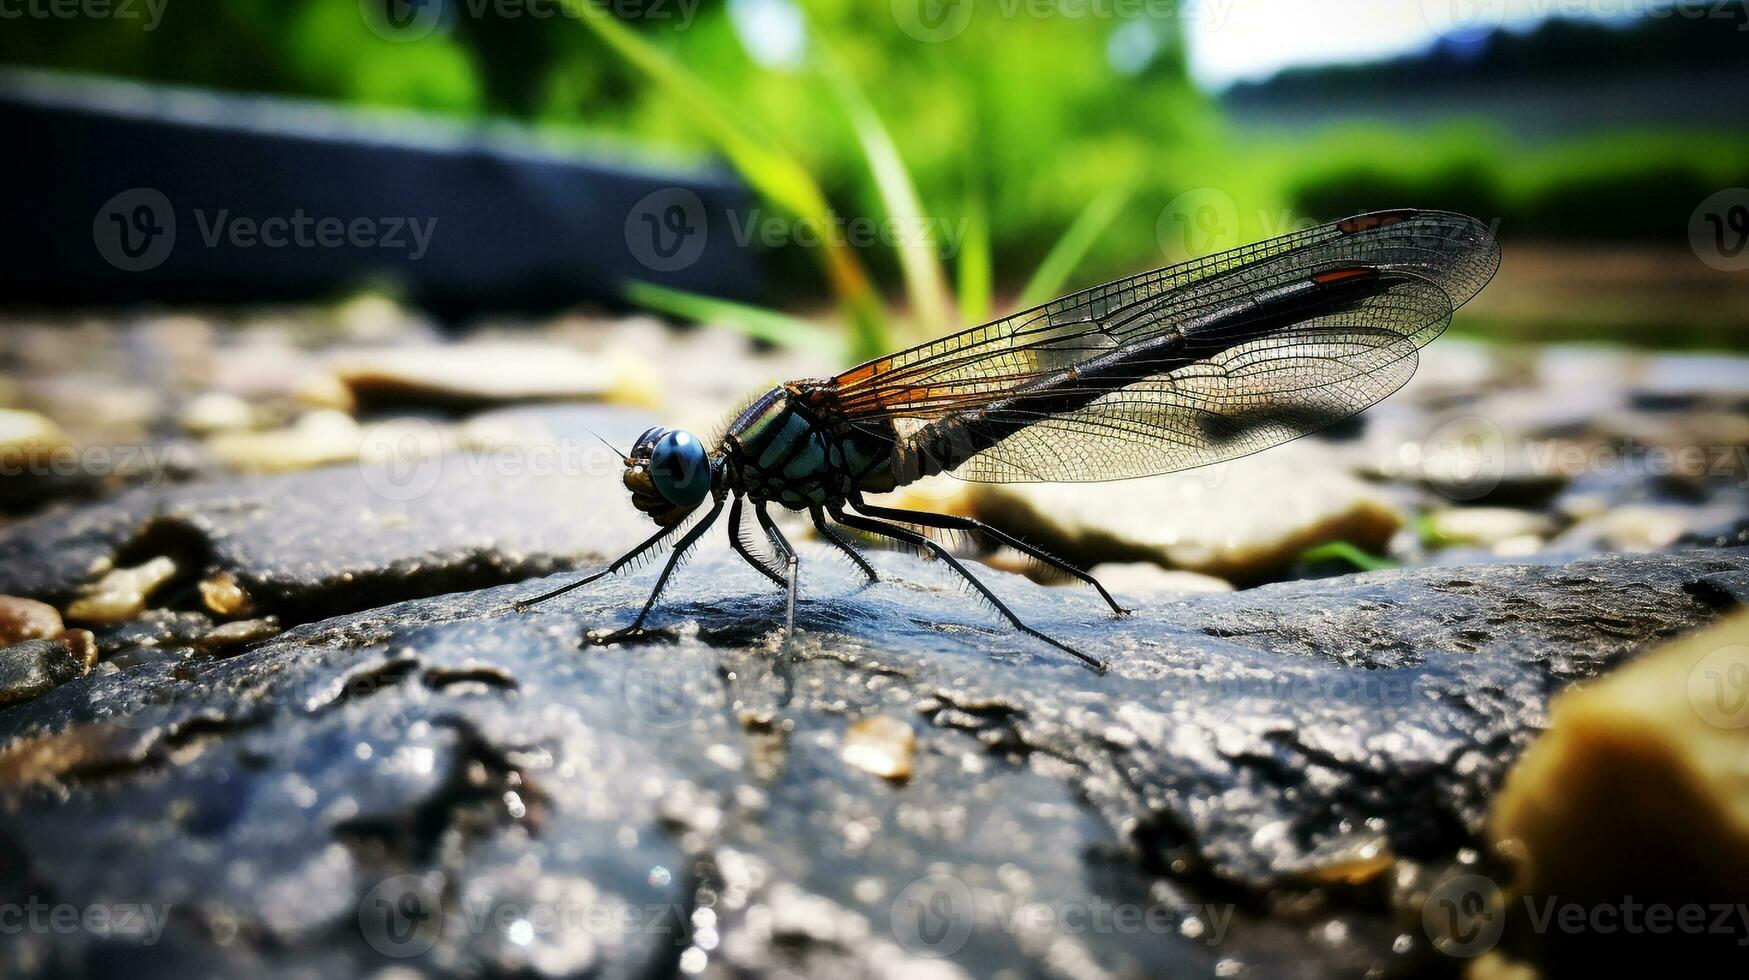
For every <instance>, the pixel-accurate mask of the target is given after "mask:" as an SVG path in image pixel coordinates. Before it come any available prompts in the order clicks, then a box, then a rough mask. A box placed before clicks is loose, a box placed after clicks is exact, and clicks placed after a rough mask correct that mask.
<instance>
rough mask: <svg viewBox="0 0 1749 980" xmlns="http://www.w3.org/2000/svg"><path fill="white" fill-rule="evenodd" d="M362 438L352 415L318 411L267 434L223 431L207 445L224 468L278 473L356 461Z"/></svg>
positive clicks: (331, 410) (328, 410) (330, 410)
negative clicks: (223, 464)
mask: <svg viewBox="0 0 1749 980" xmlns="http://www.w3.org/2000/svg"><path fill="white" fill-rule="evenodd" d="M361 438H362V435H361V433H360V431H359V428H358V423H357V422H354V421H353V420H352V416H350V415H347V414H345V413H344V412H337V411H334V410H333V409H318V410H316V411H313V412H310V413H308V414H306V415H305V416H303V417H302V418H300V419H298V420H297V421H296V422H295V423H293V424H292V425H291V426H289V427H287V428H284V429H276V430H273V431H271V432H224V433H220V434H218V435H216V436H214V437H213V438H212V440H211V441H210V442H209V443H208V444H207V445H208V448H210V449H211V450H212V452H213V455H215V456H217V457H218V458H219V460H220V461H221V462H223V463H225V464H226V465H228V466H233V467H235V468H237V469H239V470H244V471H247V472H252V473H282V472H287V471H291V470H302V469H309V468H310V467H313V466H323V465H326V464H329V463H344V462H349V461H351V460H354V459H357V458H358V449H359V441H360V439H361Z"/></svg>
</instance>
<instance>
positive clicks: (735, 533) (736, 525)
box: [729, 495, 785, 589]
mask: <svg viewBox="0 0 1749 980" xmlns="http://www.w3.org/2000/svg"><path fill="white" fill-rule="evenodd" d="M742 500H743V498H742V497H741V496H739V495H737V496H736V497H735V502H734V503H733V504H731V505H729V547H731V548H733V549H735V554H737V555H740V556H741V557H742V558H744V559H746V561H747V564H749V565H752V566H753V567H754V568H757V569H759V574H761V575H764V576H765V577H766V578H768V579H771V580H772V581H773V582H776V583H777V587H778V588H780V589H781V588H783V587H784V585H785V582H784V578H783V576H782V575H781V574H779V573H778V572H776V571H774V570H772V568H771V566H769V565H767V564H765V562H764V560H762V559H761V558H760V557H759V556H758V555H755V554H754V553H753V549H752V548H749V547H748V546H747V539H746V538H744V537H742V536H741V535H742V532H743V531H744V530H745V525H743V524H742V523H741V501H742Z"/></svg>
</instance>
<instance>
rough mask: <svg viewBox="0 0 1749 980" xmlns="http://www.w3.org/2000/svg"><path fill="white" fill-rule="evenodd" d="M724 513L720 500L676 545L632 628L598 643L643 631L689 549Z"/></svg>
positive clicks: (616, 631) (615, 631)
mask: <svg viewBox="0 0 1749 980" xmlns="http://www.w3.org/2000/svg"><path fill="white" fill-rule="evenodd" d="M722 512H723V502H722V501H721V500H718V501H717V502H716V503H715V504H713V505H712V506H711V509H710V513H708V514H705V515H704V519H703V520H701V521H699V522H698V524H697V525H696V526H694V527H693V529H692V530H690V531H688V532H686V537H683V538H681V539H680V540H679V541H678V542H677V543H676V544H675V545H674V553H673V554H671V555H669V556H668V564H666V565H663V566H662V574H661V576H659V577H658V578H657V579H656V587H655V588H654V589H651V590H650V598H648V599H646V600H645V601H644V608H643V609H642V610H640V611H639V612H638V618H636V619H634V620H632V624H631V625H630V626H627V627H625V628H624V629H618V630H614V631H613V632H612V633H609V634H608V635H606V636H604V637H602V638H601V639H600V640H598V641H596V642H598V643H615V642H617V641H619V640H622V639H624V638H626V637H627V636H630V635H632V634H633V633H636V632H638V631H639V630H641V629H643V627H644V618H645V617H646V616H648V615H650V610H651V609H654V608H656V600H657V598H659V597H660V596H661V595H662V589H663V587H664V586H666V585H667V584H668V576H670V575H672V574H674V567H675V566H676V565H678V564H680V559H681V558H684V557H685V556H686V552H687V550H688V549H689V548H691V547H692V546H693V545H695V544H697V543H698V539H699V538H701V537H703V536H704V532H705V531H707V530H709V529H710V526H711V525H712V524H715V523H716V520H717V515H718V514H721V513H722Z"/></svg>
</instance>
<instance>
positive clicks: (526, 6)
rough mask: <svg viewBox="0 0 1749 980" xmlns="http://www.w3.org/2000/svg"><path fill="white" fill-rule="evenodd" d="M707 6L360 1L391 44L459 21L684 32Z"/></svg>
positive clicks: (686, 2)
mask: <svg viewBox="0 0 1749 980" xmlns="http://www.w3.org/2000/svg"><path fill="white" fill-rule="evenodd" d="M700 2H701V0H575V2H569V3H568V2H565V0H358V9H359V13H360V14H362V15H363V17H364V23H365V26H367V27H369V28H370V30H371V33H373V34H375V35H377V36H378V37H380V38H382V39H383V40H385V41H395V42H398V43H404V42H408V41H417V40H419V39H420V38H423V37H427V36H429V35H431V34H433V33H435V32H438V31H448V30H449V29H450V28H452V27H453V26H454V25H455V22H456V19H457V18H460V17H467V18H469V19H471V20H483V19H485V18H487V17H493V18H496V19H498V20H519V19H522V18H528V19H529V20H550V19H553V18H557V17H568V18H572V19H578V18H583V17H611V18H613V19H614V20H621V21H650V22H658V23H661V24H665V25H672V27H673V29H674V30H677V31H684V30H686V29H687V28H689V27H691V26H692V23H693V19H694V17H696V16H697V14H698V7H699V4H700Z"/></svg>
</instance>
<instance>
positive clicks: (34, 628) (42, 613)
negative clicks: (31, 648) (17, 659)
mask: <svg viewBox="0 0 1749 980" xmlns="http://www.w3.org/2000/svg"><path fill="white" fill-rule="evenodd" d="M62 628H63V626H62V623H61V613H60V611H59V610H57V609H55V607H54V606H51V605H49V604H48V603H46V602H37V601H36V600H35V599H21V598H19V597H18V596H11V595H0V646H10V645H11V644H14V643H18V642H20V641H22V640H46V639H48V638H50V637H52V636H55V635H56V634H58V633H60V632H61V630H62Z"/></svg>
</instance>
